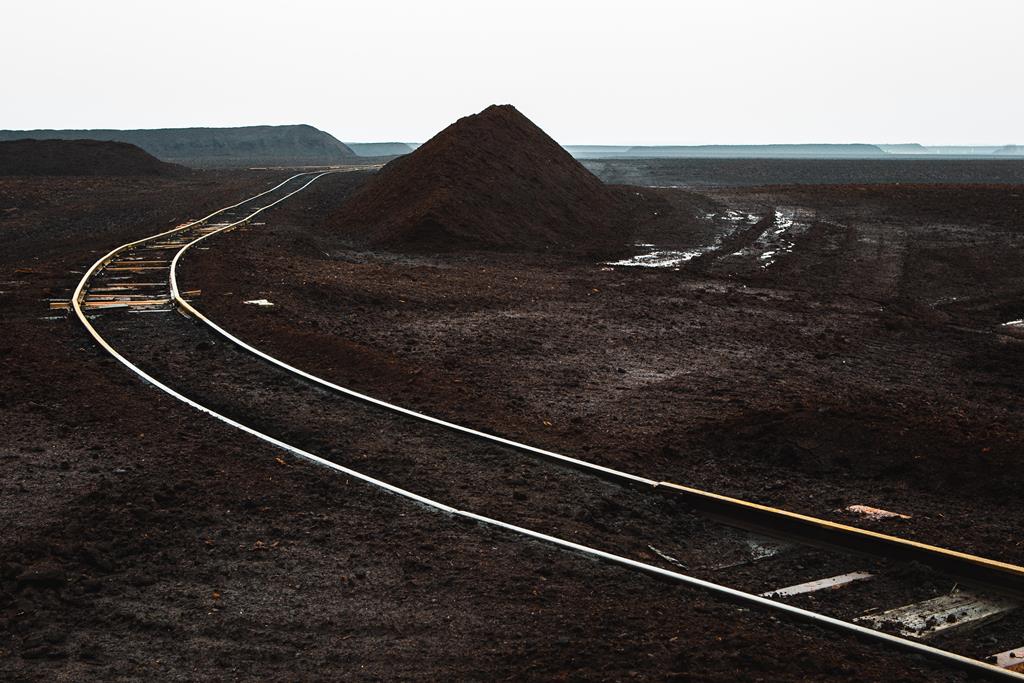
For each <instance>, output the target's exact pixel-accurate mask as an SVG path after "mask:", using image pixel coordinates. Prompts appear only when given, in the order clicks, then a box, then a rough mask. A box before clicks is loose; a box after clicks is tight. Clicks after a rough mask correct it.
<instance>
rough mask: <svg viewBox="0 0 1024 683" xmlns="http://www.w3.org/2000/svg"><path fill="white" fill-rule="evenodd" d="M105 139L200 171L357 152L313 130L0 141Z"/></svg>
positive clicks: (84, 133)
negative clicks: (131, 146) (140, 149)
mask: <svg viewBox="0 0 1024 683" xmlns="http://www.w3.org/2000/svg"><path fill="white" fill-rule="evenodd" d="M26 138H30V139H35V140H103V141H113V142H126V143H128V144H132V145H136V146H138V147H140V148H142V149H144V150H145V151H147V152H149V153H150V154H152V155H153V156H155V157H157V158H158V159H161V160H163V161H167V162H171V163H176V164H183V165H185V166H192V167H195V168H244V167H247V166H329V165H332V164H339V163H345V162H346V161H349V160H351V159H352V158H353V157H355V153H354V152H353V151H352V150H351V149H349V148H348V147H346V146H345V145H344V144H342V143H341V142H340V141H339V140H338V139H337V138H335V137H334V136H332V135H330V134H329V133H325V132H324V131H322V130H318V129H316V128H314V127H313V126H308V125H304V124H303V125H289V126H244V127H239V128H155V129H140V130H3V131H0V140H21V139H26Z"/></svg>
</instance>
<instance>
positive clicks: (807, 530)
mask: <svg viewBox="0 0 1024 683" xmlns="http://www.w3.org/2000/svg"><path fill="white" fill-rule="evenodd" d="M324 175H326V174H324ZM319 177H320V176H317V178H319ZM317 178H314V179H313V180H316V179H317ZM312 182H313V181H312V180H311V181H310V183H312ZM308 184H309V183H307V185H308ZM303 187H305V186H303ZM301 189H302V188H300V190H301ZM296 191H298V190H296ZM292 194H294V193H292ZM288 196H291V195H288ZM285 198H286V197H285ZM283 199H284V198H282V200H283ZM282 200H278V201H282ZM275 203H276V202H275ZM267 208H269V207H267ZM244 220H245V219H243V221H239V223H241V222H244ZM232 227H234V225H230V226H225V227H223V228H221V229H220V230H216V231H211V232H209V233H207V234H205V235H202V236H200V237H198V238H196V239H194V240H192V241H191V242H189V243H188V244H186V245H184V246H183V247H182V248H181V249H180V250H179V251H178V252H177V253H176V254H175V255H174V258H173V259H171V264H170V292H171V299H172V301H173V302H174V304H175V305H177V306H178V307H179V309H181V310H183V311H185V312H187V313H188V314H190V315H192V316H193V317H195V318H196V319H197V320H199V321H201V322H203V323H204V324H206V325H207V326H208V327H210V329H212V330H213V331H214V332H216V333H217V334H219V335H221V336H222V337H224V338H225V339H227V340H228V341H230V342H232V343H234V344H236V345H237V346H239V347H240V348H242V349H244V350H245V351H247V352H249V353H250V354H252V355H254V356H256V357H258V358H260V359H262V360H264V361H266V362H268V363H270V364H272V365H275V366H277V367H279V368H281V369H283V370H286V371H287V372H290V373H292V374H294V375H297V376H299V377H301V378H303V379H305V380H308V381H310V382H313V383H315V384H318V385H320V386H322V387H324V388H326V389H328V390H330V391H333V392H337V393H339V394H342V395H344V396H348V397H350V398H353V399H356V400H359V401H363V402H366V403H369V404H371V405H375V406H378V407H380V408H384V409H386V410H389V411H392V412H395V413H399V414H401V415H405V416H408V417H412V418H415V419H417V420H422V421H424V422H428V423H431V424H434V425H437V426H440V427H443V428H445V429H450V430H452V431H456V432H461V433H463V434H467V435H469V436H472V437H475V438H479V439H483V440H486V441H490V442H491V443H496V444H499V445H501V446H507V447H509V448H513V449H515V450H519V451H522V452H526V453H530V454H533V455H536V456H540V457H542V458H546V459H548V460H552V461H555V462H557V463H560V464H562V465H566V466H569V467H573V468H576V469H580V470H583V471H586V472H590V473H592V474H596V475H598V476H601V477H603V478H605V479H610V480H613V481H617V482H619V483H623V484H626V485H630V486H634V487H642V488H645V489H650V490H654V491H656V492H659V493H667V494H671V495H674V496H680V497H683V498H684V499H685V500H686V501H687V502H688V503H690V504H692V505H694V506H695V507H697V508H700V509H702V510H705V511H710V512H712V513H715V514H719V515H723V516H726V517H729V518H732V519H733V520H736V519H741V520H743V521H744V522H745V523H746V524H749V525H753V526H755V527H758V528H760V529H762V530H767V531H769V532H770V531H771V530H775V531H784V532H785V533H787V534H789V535H795V536H800V537H801V538H803V539H804V540H807V541H810V542H814V543H821V544H826V545H831V546H836V547H842V548H845V549H851V548H853V549H855V550H858V551H861V552H867V553H871V554H875V555H882V556H885V557H892V558H898V559H907V560H919V561H924V562H927V563H928V564H931V565H933V566H938V567H940V568H944V569H947V570H949V571H951V572H953V573H956V574H957V575H959V576H960V577H962V578H967V579H974V580H977V581H981V582H984V583H990V584H994V585H996V586H997V587H999V588H1001V589H1003V590H1005V591H1008V592H1011V593H1014V594H1016V595H1024V567H1022V566H1020V565H1016V564H1012V563H1009V562H1003V561H1001V560H995V559H991V558H987V557H982V556H979V555H974V554H971V553H966V552H962V551H959V550H953V549H950V548H943V547H941V546H936V545H932V544H928V543H922V542H920V541H915V540H912V539H907V538H902V537H899V536H893V535H890V534H884V533H881V532H877V531H872V530H869V529H863V528H861V527H856V526H851V525H849V524H842V523H840V522H834V521H831V520H827V519H823V518H820V517H814V516H811V515H805V514H801V513H798V512H792V511H790V510H784V509H781V508H776V507H772V506H769V505H762V504H760V503H755V502H752V501H747V500H743V499H740V498H735V497H732V496H726V495H722V494H719V493H714V492H711V491H705V490H702V489H698V488H695V487H692V486H686V485H683V484H677V483H675V482H670V481H659V480H656V479H651V478H648V477H643V476H640V475H636V474H632V473H630V472H624V471H621V470H617V469H614V468H611V467H606V466H603V465H598V464H597V463H593V462H589V461H586V460H581V459H579V458H574V457H571V456H568V455H563V454H561V453H556V452H553V451H550V450H545V449H543V448H537V447H535V446H530V445H529V444H525V443H521V442H518V441H514V440H512V439H506V438H504V437H500V436H496V435H494V434H488V433H487V432H483V431H480V430H477V429H473V428H471V427H466V426H464V425H460V424H456V423H454V422H449V421H447V420H443V419H441V418H437V417H434V416H431V415H427V414H424V413H421V412H418V411H415V410H412V409H409V408H405V407H403V406H399V405H396V404H394V403H389V402H387V401H384V400H381V399H379V398H375V397H373V396H369V395H367V394H364V393H361V392H358V391H355V390H353V389H349V388H348V387H343V386H340V385H338V384H335V383H334V382H331V381H329V380H326V379H324V378H322V377H319V376H317V375H314V374H312V373H310V372H306V371H305V370H302V369H301V368H297V367H295V366H293V365H290V364H288V363H286V362H284V361H282V360H280V359H279V358H276V357H274V356H271V355H270V354H268V353H266V352H265V351H262V350H260V349H258V348H256V347H254V346H252V345H250V344H248V343H246V342H245V341H243V340H242V339H239V338H238V337H237V336H235V335H234V334H232V333H231V332H229V331H228V330H226V329H224V328H223V327H221V326H220V325H218V324H217V323H215V322H213V321H212V320H210V319H209V318H208V317H206V316H205V315H204V314H203V313H201V312H200V311H199V310H198V309H197V308H196V307H195V306H193V305H192V304H191V303H190V302H188V301H186V300H185V298H184V297H183V296H182V295H181V292H180V291H179V288H178V281H177V267H178V264H179V262H180V261H181V259H182V257H183V256H184V255H185V253H186V252H187V251H188V250H189V249H190V248H191V247H193V246H194V245H196V244H198V243H199V242H202V241H203V240H205V239H207V238H209V237H212V236H214V235H218V234H220V233H221V232H224V231H226V230H229V229H231V228H232Z"/></svg>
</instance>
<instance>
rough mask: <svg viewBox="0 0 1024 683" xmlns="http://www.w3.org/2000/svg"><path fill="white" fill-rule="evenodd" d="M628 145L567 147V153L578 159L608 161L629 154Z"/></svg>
mask: <svg viewBox="0 0 1024 683" xmlns="http://www.w3.org/2000/svg"><path fill="white" fill-rule="evenodd" d="M630 149H631V147H630V146H628V145H565V151H567V152H568V153H569V154H571V155H573V156H574V157H576V158H577V159H607V158H609V157H621V156H626V155H628V154H629V150H630Z"/></svg>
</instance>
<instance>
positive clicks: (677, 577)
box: [71, 174, 1024, 681]
mask: <svg viewBox="0 0 1024 683" xmlns="http://www.w3.org/2000/svg"><path fill="white" fill-rule="evenodd" d="M322 175H325V174H322ZM318 177H321V176H318ZM289 180H290V179H289ZM314 180H315V179H314ZM285 182H287V181H285ZM310 182H312V181H310ZM282 184H283V183H282ZM309 184H310V183H306V185H304V186H303V187H307V186H308V185H309ZM278 187H280V185H279V186H278ZM292 194H295V193H294V192H292V193H290V194H289V195H288V196H291V195H292ZM250 199H251V198H250ZM247 201H248V200H247ZM242 203H245V202H240V203H239V204H242ZM274 203H275V204H276V203H277V202H274ZM234 206H238V204H236V205H234ZM228 208H233V207H228ZM265 208H267V207H263V208H261V209H260V210H258V211H256V212H254V213H253V214H251V215H250V216H248V217H247V218H251V217H252V216H253V215H256V214H257V213H259V212H260V211H262V210H264V209H265ZM244 220H245V219H243V221H244ZM240 222H241V221H240ZM192 225H195V222H194V223H193V224H192ZM164 234H166V233H161V234H160V235H155V236H153V237H150V238H146V239H143V240H137V241H135V242H129V243H127V244H125V245H122V246H121V247H118V248H117V249H114V250H113V251H112V252H111V253H110V254H108V255H106V256H104V257H102V258H100V259H99V260H98V261H96V263H94V264H93V265H92V266H91V267H90V268H89V269H88V270H87V271H86V273H85V274H84V275H83V277H82V280H81V281H80V282H79V284H78V287H77V288H76V289H75V297H74V298H73V299H72V302H71V303H72V307H73V309H74V312H75V315H76V316H77V317H78V320H79V322H81V323H82V325H83V326H84V327H85V329H86V331H88V332H89V334H90V335H91V336H92V338H93V339H94V340H95V341H96V343H97V344H99V346H100V347H101V348H102V349H103V350H105V351H106V352H107V353H109V354H110V355H111V356H112V357H113V358H114V359H115V360H116V361H117V362H119V363H121V364H122V365H123V366H124V367H126V368H127V369H128V370H129V371H130V372H131V373H133V374H135V375H136V376H138V377H139V378H140V379H142V380H143V381H144V382H146V383H148V384H150V385H152V386H154V387H156V388H157V389H159V390H160V391H162V392H164V393H165V394H167V395H169V396H171V397H172V398H174V399H176V400H178V401H181V402H182V403H184V404H186V405H188V406H190V407H192V408H194V409H195V410H197V411H199V412H201V413H204V414H205V415H208V416H209V417H212V418H214V419H216V420H219V421H220V422H223V423H224V424H227V425H229V426H231V427H234V428H235V429H238V430H239V431H242V432H244V433H246V434H249V435H250V436H253V437H255V438H257V439H259V440H261V441H264V442H266V443H268V444H270V445H272V446H276V447H278V448H280V449H282V450H284V451H287V452H288V453H291V454H292V455H295V456H298V457H299V458H302V459H304V460H307V461H310V462H312V463H314V464H317V465H320V466H322V467H326V468H328V469H330V470H333V471H336V472H339V473H341V474H345V475H347V476H349V477H352V478H353V479H357V480H359V481H362V482H364V483H366V484H369V485H371V486H374V487H376V488H379V489H381V490H383V491H386V492H388V493H391V494H394V495H397V496H400V497H402V498H405V499H407V500H410V501H413V502H414V503H417V504H420V505H422V506H425V507H427V508H429V509H431V510H435V511H438V512H441V513H444V514H448V515H451V516H453V517H461V518H464V519H468V520H472V521H474V522H477V523H479V524H481V525H484V526H487V527H493V528H495V529H503V530H505V531H509V532H512V533H513V534H515V535H519V536H523V537H526V538H529V539H533V540H537V541H542V542H544V543H547V544H550V545H553V546H555V547H558V548H562V549H565V550H569V551H574V552H576V553H579V554H582V555H586V556H589V557H592V558H595V559H598V560H602V561H605V562H608V563H611V564H614V565H618V566H622V567H627V568H629V569H633V570H637V571H641V572H644V573H646V574H650V575H653V576H656V577H659V578H663V579H668V580H670V581H674V582H676V583H679V584H682V585H686V586H690V587H692V588H698V589H702V590H705V591H708V592H711V593H714V594H716V595H719V596H721V597H723V598H726V599H729V600H732V601H736V602H742V603H746V604H751V605H755V606H758V607H763V608H768V609H771V610H775V611H777V612H782V613H784V614H787V615H789V616H791V617H794V618H797V619H800V620H805V621H809V622H812V623H815V624H820V625H823V626H828V627H832V628H835V629H837V630H840V631H843V632H846V633H850V634H853V635H856V636H861V637H864V638H869V639H872V640H876V641H880V642H883V643H887V644H890V645H895V646H898V647H900V648H903V649H906V650H910V651H913V652H917V653H919V654H923V655H927V656H929V657H933V658H935V659H939V660H942V661H944V662H946V663H949V664H953V665H956V666H958V667H961V668H965V669H968V670H971V671H974V672H977V673H979V674H985V675H989V676H993V677H999V678H1004V679H1012V680H1017V681H1021V680H1024V674H1019V673H1016V672H1014V671H1011V670H1009V669H1004V668H1002V667H999V666H995V665H992V664H988V663H986V662H983V661H980V660H977V659H973V658H971V657H965V656H963V655H958V654H956V653H954V652H949V651H946V650H942V649H939V648H936V647H932V646H930V645H926V644H924V643H921V642H917V641H913V640H909V639H907V638H902V637H900V636H896V635H892V634H889V633H884V632H882V631H876V630H874V629H870V628H867V627H865V626H860V625H858V624H854V623H850V622H847V621H843V620H841V619H836V618H834V617H829V616H827V615H824V614H818V613H816V612H812V611H810V610H806V609H802V608H800V607H794V606H792V605H787V604H785V603H782V602H778V601H776V600H772V599H770V598H766V597H762V596H760V595H755V594H753V593H747V592H745V591H740V590H737V589H734V588H729V587H728V586H723V585H721V584H717V583H714V582H711V581H706V580H704V579H699V578H697V577H694V576H689V575H687V574H682V573H680V572H675V571H671V570H668V569H663V568H661V567H657V566H655V565H651V564H647V563H645V562H640V561H637V560H633V559H630V558H628V557H624V556H622V555H616V554H614V553H610V552H607V551H604V550H600V549H598V548H593V547H591V546H586V545H582V544H579V543H574V542H572V541H569V540H566V539H563V538H559V537H557V536H552V535H549V534H545V533H542V532H539V531H535V530H533V529H529V528H526V527H521V526H518V525H515V524H510V523H508V522H504V521H502V520H499V519H495V518H493V517H487V516H484V515H479V514H477V513H474V512H470V511H467V510H460V509H457V508H454V507H452V506H450V505H447V504H445V503H441V502H439V501H436V500H433V499H431V498H427V497H425V496H421V495H419V494H417V493H414V492H412V491H409V490H407V489H403V488H401V487H398V486H395V485H393V484H389V483H388V482H386V481H383V480H381V479H377V478H374V477H371V476H369V475H366V474H363V473H361V472H358V471H356V470H353V469H350V468H348V467H345V466H343V465H339V464H338V463H335V462H332V461H330V460H327V459H325V458H322V457H320V456H318V455H316V454H314V453H311V452H309V451H306V450H303V449H301V448H298V447H296V446H292V445H291V444H288V443H286V442H284V441H281V440H280V439H277V438H275V437H273V436H270V435H268V434H265V433H263V432H260V431H259V430H257V429H254V428H252V427H249V426H248V425H245V424H243V423H241V422H239V421H237V420H234V419H232V418H230V417H227V416H225V415H222V414H220V413H218V412H217V411H215V410H213V409H211V408H208V407H206V406H204V405H203V404H201V403H199V402H197V401H195V400H193V399H191V398H189V397H188V396H185V395H184V394H182V393H180V392H178V391H177V390H175V389H173V388H171V387H170V386H168V385H167V384H164V383H163V382H161V381H160V380H158V379H156V378H155V377H153V376H152V375H150V374H148V373H147V372H145V371H144V370H142V369H141V368H139V367H138V366H136V365H134V364H133V363H132V362H131V361H129V360H128V359H127V358H126V357H125V356H123V355H122V354H121V353H120V352H119V351H117V349H115V348H114V347H113V346H111V345H110V343H109V342H107V340H106V339H104V337H103V336H102V335H101V334H100V333H99V331H98V330H96V328H95V327H94V326H93V325H92V323H91V322H90V321H89V318H88V316H86V315H85V312H84V311H83V309H82V306H81V298H82V297H81V293H82V292H83V291H84V290H85V288H86V286H87V284H88V282H89V280H90V279H91V278H92V277H93V275H94V274H95V273H96V272H97V271H98V270H99V269H100V268H102V266H103V265H104V264H105V263H106V262H107V260H108V259H109V258H110V257H111V255H116V254H118V253H121V252H122V251H125V250H127V249H130V248H132V247H134V246H135V245H138V244H139V243H143V242H146V241H148V240H151V239H155V238H158V237H160V236H162V235H164Z"/></svg>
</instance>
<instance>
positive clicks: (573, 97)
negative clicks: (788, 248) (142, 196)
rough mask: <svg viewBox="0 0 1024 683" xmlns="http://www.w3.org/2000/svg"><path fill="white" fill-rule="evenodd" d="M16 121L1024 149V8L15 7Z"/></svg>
mask: <svg viewBox="0 0 1024 683" xmlns="http://www.w3.org/2000/svg"><path fill="white" fill-rule="evenodd" d="M3 15H4V27H3V30H2V32H0V60H2V61H0V64H2V65H3V66H2V67H0V69H2V72H0V73H2V74H3V76H2V89H0V128H18V129H24V128H153V127H176V126H236V125H250V124H281V123H309V124H312V125H314V126H317V127H318V128H322V129H324V130H327V131H329V132H330V133H333V134H334V135H335V136H337V137H338V138H340V139H342V140H346V141H383V140H403V141H422V140H425V139H427V138H428V137H430V136H431V135H433V134H434V133H435V132H437V131H438V130H440V129H441V128H443V127H444V126H445V125H447V124H448V123H450V122H451V121H453V120H455V119H456V118H458V117H459V116H462V115H465V114H468V113H472V112H475V111H479V110H480V109H482V108H483V107H485V106H487V105H488V104H491V103H512V104H514V105H515V106H517V107H518V108H519V109H520V110H521V111H522V112H523V113H525V114H526V115H527V116H529V117H530V118H532V119H533V120H534V121H535V122H536V123H537V124H538V125H540V126H541V127H542V128H544V129H545V130H546V131H547V132H548V133H550V134H551V135H552V136H553V137H554V138H555V139H556V140H558V141H559V142H561V143H563V144H573V143H576V144H580V143H590V144H597V143H605V144H658V143H665V144H669V143H675V144H703V143H771V142H880V143H886V142H887V143H895V142H911V141H913V142H921V143H924V144H1006V143H1022V144H1024V2H1022V1H1021V0H969V1H968V0H963V1H957V2H946V1H943V0H932V1H931V2H924V1H922V2H917V1H915V0H885V1H879V2H874V1H872V0H859V1H851V2H839V1H837V0H817V1H806V2H804V1H797V0H785V1H780V2H772V1H771V0H761V1H740V0H734V1H721V0H715V1H711V0H706V1H699V2H685V1H683V0H679V1H677V2H655V1H650V0H619V1H617V2H614V3H607V2H600V1H597V0H589V1H587V2H561V1H558V0H542V1H538V2H534V1H532V0H517V1H509V2H502V3H489V2H485V1H483V0H478V1H476V2H470V1H466V2H463V1H461V0H459V1H455V0H452V1H431V2H426V1H423V2H412V1H410V2H389V1H376V0H359V2H341V1H339V2H310V1H305V0H289V1H288V2H274V3H269V2H268V3H264V2H258V1H255V0H248V1H246V2H236V1H220V0H204V1H195V2H194V1H192V0H175V1H174V2H140V1H138V0H134V1H130V2H129V1H120V0H117V1H115V0H110V1H104V0H93V1H91V2H84V1H81V0H76V1H72V2H53V1H47V0H33V1H31V2H16V3H5V5H4V8H3Z"/></svg>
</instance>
